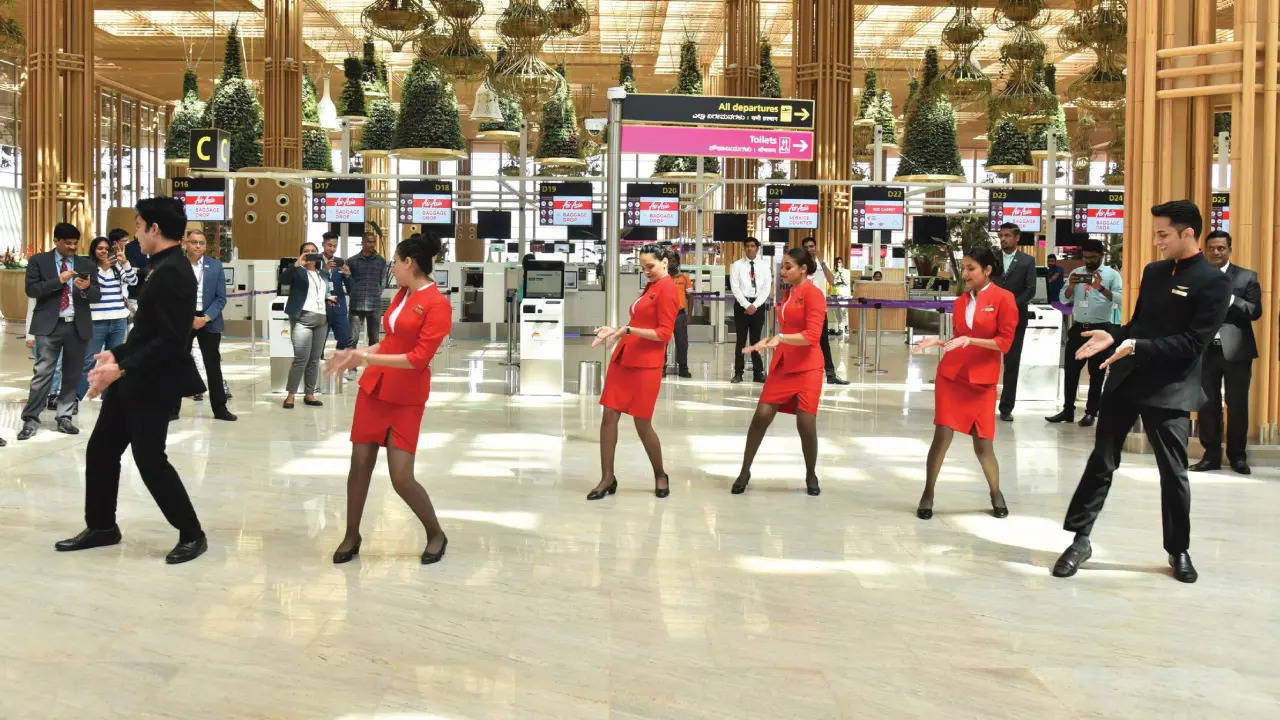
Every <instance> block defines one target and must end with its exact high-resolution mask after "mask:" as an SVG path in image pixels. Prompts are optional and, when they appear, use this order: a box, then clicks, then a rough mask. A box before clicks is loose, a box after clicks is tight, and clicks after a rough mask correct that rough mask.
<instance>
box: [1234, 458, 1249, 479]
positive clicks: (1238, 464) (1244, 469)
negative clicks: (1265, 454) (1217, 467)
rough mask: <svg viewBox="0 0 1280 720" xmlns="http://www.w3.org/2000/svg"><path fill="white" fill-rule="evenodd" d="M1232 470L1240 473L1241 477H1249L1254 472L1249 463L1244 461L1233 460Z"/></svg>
mask: <svg viewBox="0 0 1280 720" xmlns="http://www.w3.org/2000/svg"><path fill="white" fill-rule="evenodd" d="M1231 469H1232V470H1235V471H1236V472H1237V473H1240V474H1241V475H1248V474H1250V473H1252V472H1253V470H1251V469H1249V463H1247V462H1245V461H1244V460H1232V461H1231Z"/></svg>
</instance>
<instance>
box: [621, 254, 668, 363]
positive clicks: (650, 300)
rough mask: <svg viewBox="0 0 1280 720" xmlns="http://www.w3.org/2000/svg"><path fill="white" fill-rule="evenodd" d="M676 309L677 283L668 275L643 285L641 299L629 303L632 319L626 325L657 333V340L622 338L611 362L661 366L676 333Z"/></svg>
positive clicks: (636, 337)
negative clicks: (669, 343)
mask: <svg viewBox="0 0 1280 720" xmlns="http://www.w3.org/2000/svg"><path fill="white" fill-rule="evenodd" d="M679 310H680V301H679V300H678V299H677V298H676V284H675V281H674V280H672V279H671V276H670V275H668V276H667V277H664V278H662V279H661V280H659V281H657V282H651V283H649V284H648V285H646V286H645V288H644V292H642V293H640V297H639V298H637V299H636V301H635V302H633V303H631V319H630V320H629V321H627V324H628V325H630V326H631V327H633V328H645V329H647V330H652V331H654V332H656V333H658V339H657V341H654V340H646V339H644V338H642V337H639V336H637V335H623V336H622V340H620V341H619V342H618V346H617V347H615V348H614V349H613V358H612V359H611V362H616V363H619V364H621V365H625V366H627V367H638V368H655V367H662V365H663V364H664V363H665V362H666V359H667V354H666V353H667V342H668V341H670V340H671V333H672V332H673V331H674V330H675V327H676V314H677V313H678V312H679Z"/></svg>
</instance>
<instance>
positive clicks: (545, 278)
mask: <svg viewBox="0 0 1280 720" xmlns="http://www.w3.org/2000/svg"><path fill="white" fill-rule="evenodd" d="M524 296H525V297H526V298H530V299H542V298H563V297H564V263H547V262H532V263H529V264H528V265H527V266H526V267H525V269H524Z"/></svg>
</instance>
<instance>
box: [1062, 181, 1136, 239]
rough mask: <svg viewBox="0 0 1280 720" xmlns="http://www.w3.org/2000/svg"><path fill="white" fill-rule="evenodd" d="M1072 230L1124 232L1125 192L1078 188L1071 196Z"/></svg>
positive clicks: (1118, 233)
mask: <svg viewBox="0 0 1280 720" xmlns="http://www.w3.org/2000/svg"><path fill="white" fill-rule="evenodd" d="M1071 232H1076V233H1090V234H1108V235H1121V234H1123V233H1124V193H1122V192H1114V191H1108V190H1076V191H1075V192H1074V194H1073V195H1072V198H1071Z"/></svg>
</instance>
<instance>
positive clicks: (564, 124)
mask: <svg viewBox="0 0 1280 720" xmlns="http://www.w3.org/2000/svg"><path fill="white" fill-rule="evenodd" d="M556 72H557V73H559V74H560V76H561V77H564V64H563V63H561V64H560V65H557V66H556ZM539 127H540V128H541V130H540V133H539V136H538V152H537V157H538V159H539V162H543V161H544V160H546V159H549V158H564V159H567V160H582V143H581V140H580V139H579V138H578V114H577V110H576V109H575V108H574V105H573V98H572V97H571V96H570V94H569V90H568V85H567V84H566V85H565V89H564V90H563V91H561V92H560V93H558V94H557V95H555V96H554V97H552V98H551V99H550V100H548V101H547V103H546V104H545V105H543V107H542V122H541V124H540V126H539Z"/></svg>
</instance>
